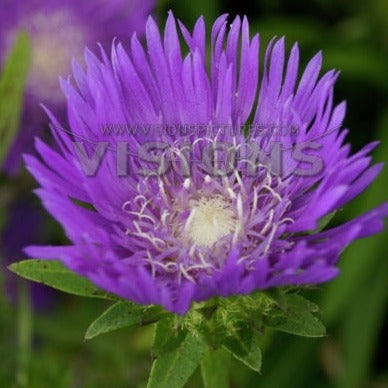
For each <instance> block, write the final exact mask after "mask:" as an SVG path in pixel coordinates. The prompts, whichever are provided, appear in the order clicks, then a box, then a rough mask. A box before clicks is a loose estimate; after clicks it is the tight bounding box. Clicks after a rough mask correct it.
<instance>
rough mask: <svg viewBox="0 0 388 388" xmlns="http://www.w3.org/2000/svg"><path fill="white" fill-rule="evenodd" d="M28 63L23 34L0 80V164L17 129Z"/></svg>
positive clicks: (27, 47)
mask: <svg viewBox="0 0 388 388" xmlns="http://www.w3.org/2000/svg"><path fill="white" fill-rule="evenodd" d="M29 62H30V44H29V41H28V37H27V35H26V34H25V33H24V32H21V33H20V34H19V37H18V39H17V42H16V44H15V46H14V47H13V49H12V51H11V53H10V54H9V56H8V58H7V60H6V62H5V64H4V67H3V71H2V74H1V79H0V163H2V161H3V160H4V159H5V157H6V155H7V153H8V149H9V147H10V145H11V144H12V142H13V139H14V137H15V135H16V133H17V131H18V129H19V123H20V114H21V109H22V103H23V93H24V87H25V83H26V79H27V73H28V68H29Z"/></svg>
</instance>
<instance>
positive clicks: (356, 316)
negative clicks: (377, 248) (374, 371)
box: [338, 258, 388, 388]
mask: <svg viewBox="0 0 388 388" xmlns="http://www.w3.org/2000/svg"><path fill="white" fill-rule="evenodd" d="M384 259H385V258H384ZM387 274H388V261H387V260H381V261H380V263H379V265H378V266H377V267H375V271H374V273H373V274H372V276H370V277H369V282H366V283H365V284H364V285H363V286H360V289H359V290H358V292H357V293H355V298H354V300H355V301H356V303H352V304H351V305H349V307H348V310H349V311H348V313H347V315H346V316H345V319H344V327H343V335H342V337H341V338H342V339H343V343H342V350H343V368H342V372H341V374H340V376H339V381H338V383H339V384H338V386H340V387H342V388H357V387H365V386H366V385H367V379H368V375H369V374H370V371H371V366H372V365H373V363H372V361H373V357H374V354H376V350H377V349H376V347H377V346H378V345H379V344H380V343H379V341H378V340H379V338H378V336H379V333H382V331H381V329H382V327H383V324H384V318H385V316H386V311H387V307H388V287H387Z"/></svg>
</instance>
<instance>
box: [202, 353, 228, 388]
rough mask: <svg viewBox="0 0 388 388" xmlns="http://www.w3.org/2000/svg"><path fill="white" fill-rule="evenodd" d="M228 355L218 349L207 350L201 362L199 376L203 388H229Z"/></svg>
mask: <svg viewBox="0 0 388 388" xmlns="http://www.w3.org/2000/svg"><path fill="white" fill-rule="evenodd" d="M229 363H230V353H229V352H228V351H227V350H225V349H223V348H219V349H216V350H213V349H209V350H208V351H207V352H206V353H205V355H204V357H203V358H202V361H201V375H202V381H203V385H204V387H205V388H225V387H228V386H229V373H228V372H229V370H228V365H229Z"/></svg>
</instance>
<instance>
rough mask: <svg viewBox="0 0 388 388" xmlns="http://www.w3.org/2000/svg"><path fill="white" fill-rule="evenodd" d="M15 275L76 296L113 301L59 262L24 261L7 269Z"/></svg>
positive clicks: (109, 296) (111, 297)
mask: <svg viewBox="0 0 388 388" xmlns="http://www.w3.org/2000/svg"><path fill="white" fill-rule="evenodd" d="M8 268H9V269H10V270H11V271H12V272H14V273H16V274H17V275H19V276H21V277H23V278H25V279H28V280H33V281H34V282H38V283H42V284H45V285H47V286H50V287H53V288H56V289H58V290H60V291H64V292H67V293H69V294H74V295H78V296H87V297H90V298H101V299H115V298H114V297H113V296H112V295H109V294H107V293H106V292H104V291H102V290H100V289H99V288H97V287H96V286H94V285H93V284H92V283H91V282H90V281H89V280H88V279H86V278H83V277H81V276H79V275H77V274H75V273H74V272H72V271H70V270H68V269H67V268H65V267H64V266H63V264H62V263H60V262H59V261H46V260H24V261H20V262H18V263H14V264H11V265H10V266H9V267H8Z"/></svg>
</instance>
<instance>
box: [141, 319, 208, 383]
mask: <svg viewBox="0 0 388 388" xmlns="http://www.w3.org/2000/svg"><path fill="white" fill-rule="evenodd" d="M172 324H173V322H172V320H170V319H167V320H162V321H160V322H159V323H158V325H157V329H156V332H155V339H154V350H156V354H157V358H156V360H155V361H154V363H153V365H152V369H151V374H150V377H149V380H148V385H147V387H148V388H180V387H183V386H184V385H185V384H186V382H187V381H188V380H189V378H190V376H191V375H192V374H193V373H194V371H195V369H196V368H197V367H198V365H199V364H200V362H201V358H202V355H203V353H204V351H205V349H206V345H205V343H204V342H203V341H202V339H201V338H199V337H197V336H194V335H192V334H191V333H187V332H186V331H184V332H183V331H181V332H178V333H177V334H176V335H175V336H174V337H173V338H171V337H169V332H170V331H169V330H170V328H171V325H172ZM165 329H167V331H164V330H165ZM163 333H164V334H163ZM163 338H164V339H163ZM177 339H179V340H178V341H177ZM171 342H172V344H171ZM171 348H172V349H173V350H169V349H171Z"/></svg>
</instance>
